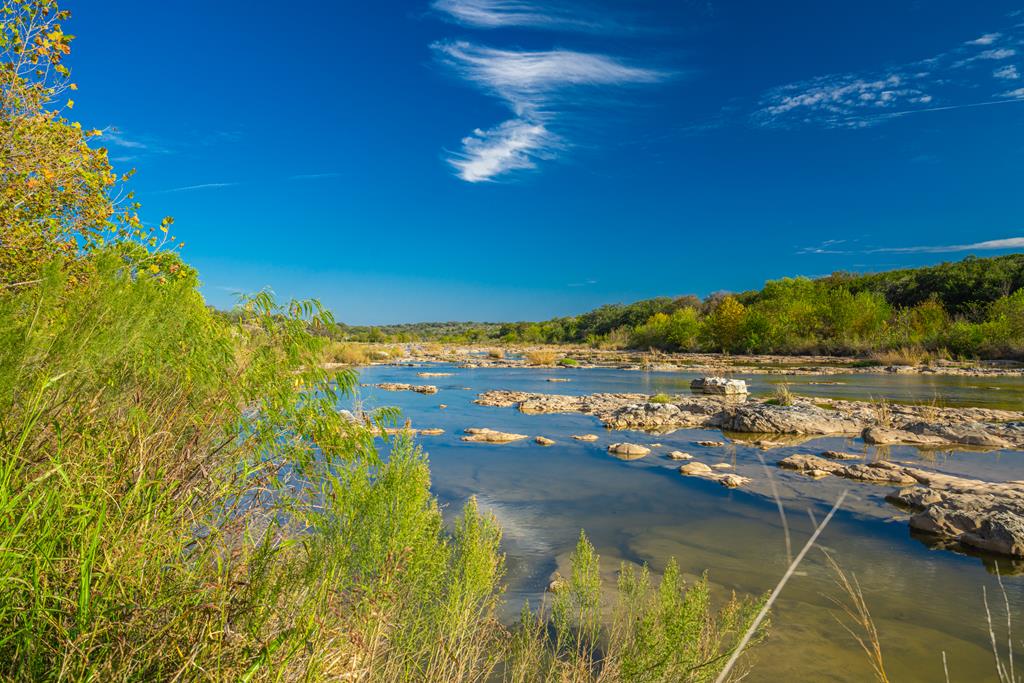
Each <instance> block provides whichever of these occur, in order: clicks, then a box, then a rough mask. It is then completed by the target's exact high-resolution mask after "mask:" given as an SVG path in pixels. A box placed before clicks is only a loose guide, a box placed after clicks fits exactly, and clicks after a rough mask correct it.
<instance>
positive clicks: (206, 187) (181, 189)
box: [156, 183, 238, 194]
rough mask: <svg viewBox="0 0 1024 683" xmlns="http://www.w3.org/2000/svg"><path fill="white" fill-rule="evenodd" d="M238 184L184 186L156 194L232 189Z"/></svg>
mask: <svg viewBox="0 0 1024 683" xmlns="http://www.w3.org/2000/svg"><path fill="white" fill-rule="evenodd" d="M236 185H238V183H201V184H199V185H186V186H184V187H172V188H171V189H169V190H160V191H159V192H157V193H156V194H167V193H170V192H192V191H193V190H214V189H217V188H221V187H234V186H236Z"/></svg>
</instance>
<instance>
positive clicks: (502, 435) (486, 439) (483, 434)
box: [462, 427, 528, 444]
mask: <svg viewBox="0 0 1024 683" xmlns="http://www.w3.org/2000/svg"><path fill="white" fill-rule="evenodd" d="M526 438H528V437H527V436H526V434H510V433H509V432H499V431H496V430H494V429H480V428H476V427H470V428H469V429H467V430H466V436H464V437H462V440H463V441H472V442H474V443H499V444H500V443H509V442H511V441H519V440H520V439H526Z"/></svg>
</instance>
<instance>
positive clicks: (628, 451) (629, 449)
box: [608, 442, 651, 460]
mask: <svg viewBox="0 0 1024 683" xmlns="http://www.w3.org/2000/svg"><path fill="white" fill-rule="evenodd" d="M608 452H609V453H611V454H612V455H614V456H616V457H618V458H622V459H624V460H636V459H637V458H642V457H644V456H645V455H647V454H648V453H650V452H651V449H650V448H647V447H646V446H641V445H640V444H635V443H625V442H623V443H613V444H611V445H610V446H608Z"/></svg>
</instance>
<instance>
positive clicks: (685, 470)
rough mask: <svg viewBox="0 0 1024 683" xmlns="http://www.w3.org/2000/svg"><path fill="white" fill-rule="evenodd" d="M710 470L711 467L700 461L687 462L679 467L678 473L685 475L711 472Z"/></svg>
mask: <svg viewBox="0 0 1024 683" xmlns="http://www.w3.org/2000/svg"><path fill="white" fill-rule="evenodd" d="M711 472H712V470H711V468H710V467H708V466H707V465H705V464H704V463H702V462H688V463H686V464H685V465H683V466H681V467H680V468H679V473H680V474H685V475H687V476H695V475H699V474H711Z"/></svg>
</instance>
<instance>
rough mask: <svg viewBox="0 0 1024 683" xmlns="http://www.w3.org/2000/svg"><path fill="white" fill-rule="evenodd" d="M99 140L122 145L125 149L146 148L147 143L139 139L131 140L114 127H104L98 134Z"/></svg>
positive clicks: (147, 146)
mask: <svg viewBox="0 0 1024 683" xmlns="http://www.w3.org/2000/svg"><path fill="white" fill-rule="evenodd" d="M100 140H101V141H103V142H105V143H107V144H110V145H114V146H116V147H123V148H125V149H148V148H149V145H148V144H146V143H145V142H142V141H140V140H132V139H129V138H126V137H125V136H123V135H121V133H120V132H118V131H117V129H115V128H106V129H104V130H103V133H102V135H100Z"/></svg>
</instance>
